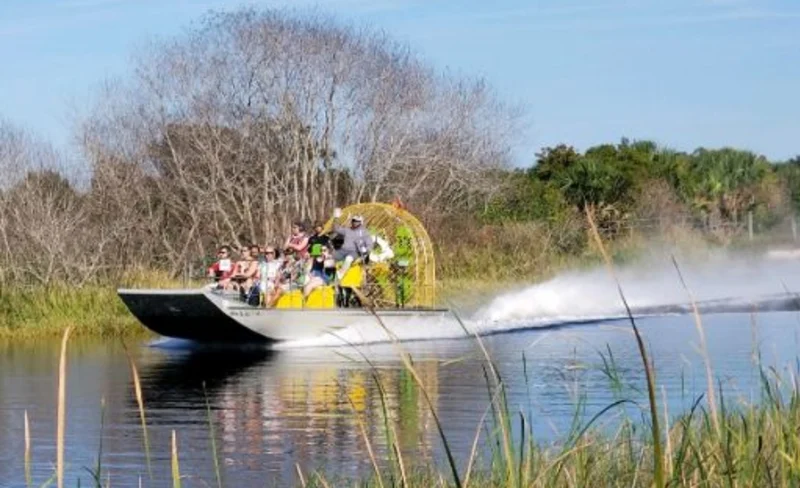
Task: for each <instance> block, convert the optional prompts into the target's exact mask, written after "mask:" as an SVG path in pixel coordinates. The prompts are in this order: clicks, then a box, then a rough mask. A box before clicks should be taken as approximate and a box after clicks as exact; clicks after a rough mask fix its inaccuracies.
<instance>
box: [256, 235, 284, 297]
mask: <svg viewBox="0 0 800 488" xmlns="http://www.w3.org/2000/svg"><path fill="white" fill-rule="evenodd" d="M282 264H283V263H282V261H281V260H280V259H279V258H278V253H277V252H276V251H275V248H274V247H272V246H267V247H266V248H265V250H264V259H263V260H262V261H260V262H259V265H258V285H259V292H260V294H261V297H262V300H261V303H269V301H270V298H271V295H272V293H273V292H274V291H275V288H276V286H277V285H278V278H279V274H280V270H281V266H282Z"/></svg>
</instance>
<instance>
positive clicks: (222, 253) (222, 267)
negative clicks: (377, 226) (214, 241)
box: [208, 245, 234, 288]
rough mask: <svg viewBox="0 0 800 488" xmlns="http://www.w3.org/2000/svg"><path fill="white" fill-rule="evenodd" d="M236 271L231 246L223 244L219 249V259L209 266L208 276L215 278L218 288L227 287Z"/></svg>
mask: <svg viewBox="0 0 800 488" xmlns="http://www.w3.org/2000/svg"><path fill="white" fill-rule="evenodd" d="M233 273H234V265H233V261H231V248H230V246H227V245H226V246H221V247H220V248H219V249H218V250H217V260H216V262H214V264H212V265H211V266H210V267H209V268H208V277H209V278H213V279H214V282H215V283H216V287H217V288H225V287H226V286H228V285H229V284H230V278H231V276H233Z"/></svg>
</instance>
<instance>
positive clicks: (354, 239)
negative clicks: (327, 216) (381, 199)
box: [333, 208, 374, 279]
mask: <svg viewBox="0 0 800 488" xmlns="http://www.w3.org/2000/svg"><path fill="white" fill-rule="evenodd" d="M341 215H342V209H340V208H337V209H336V210H334V214H333V217H334V219H338V218H339V217H341ZM333 230H335V231H336V233H338V234H340V235H341V236H342V237H343V238H344V240H343V242H342V247H341V248H340V249H338V250H337V251H336V253H335V254H334V258H335V259H336V261H337V262H339V261H342V262H343V264H342V268H341V269H340V270H339V278H340V279H341V278H342V277H343V276H344V274H345V273H346V272H347V270H348V269H349V268H350V265H351V264H352V263H353V261H355V260H356V259H359V258H361V259H367V258H368V257H369V253H370V251H371V250H372V248H373V246H374V242H373V240H372V236H370V235H369V232H368V231H367V229H365V228H364V217H362V216H361V215H353V216H352V217H350V227H343V226H341V225H338V224H336V220H334V226H333Z"/></svg>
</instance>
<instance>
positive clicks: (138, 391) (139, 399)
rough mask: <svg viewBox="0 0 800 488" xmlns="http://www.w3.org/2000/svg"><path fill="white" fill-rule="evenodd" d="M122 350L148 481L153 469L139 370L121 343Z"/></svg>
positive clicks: (151, 477) (151, 476)
mask: <svg viewBox="0 0 800 488" xmlns="http://www.w3.org/2000/svg"><path fill="white" fill-rule="evenodd" d="M123 348H124V350H125V355H126V356H127V357H128V364H129V365H130V368H131V376H132V377H133V392H134V395H135V396H136V406H137V407H138V410H139V421H140V423H141V426H142V440H143V442H144V454H145V458H146V460H147V474H148V475H149V476H150V479H151V480H152V479H153V467H152V464H151V462H150V439H149V437H148V435H147V417H146V416H145V410H144V397H143V396H142V383H141V381H140V380H139V370H138V369H137V368H136V363H135V362H134V361H133V358H132V357H131V355H130V353H129V352H128V348H127V347H126V346H125V344H124V343H123Z"/></svg>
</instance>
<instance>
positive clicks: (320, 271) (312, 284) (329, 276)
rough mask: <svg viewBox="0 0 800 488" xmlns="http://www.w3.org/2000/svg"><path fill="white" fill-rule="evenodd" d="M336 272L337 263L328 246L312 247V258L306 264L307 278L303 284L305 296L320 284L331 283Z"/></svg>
mask: <svg viewBox="0 0 800 488" xmlns="http://www.w3.org/2000/svg"><path fill="white" fill-rule="evenodd" d="M335 273H336V263H335V262H334V261H333V254H332V253H331V250H330V248H329V247H328V246H322V247H313V246H312V247H311V250H310V259H309V260H308V263H307V264H306V275H307V280H306V283H305V286H303V298H308V296H309V295H311V292H312V291H314V290H315V289H317V288H319V287H320V286H325V285H328V284H330V283H331V282H332V281H333V279H334V276H335Z"/></svg>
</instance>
